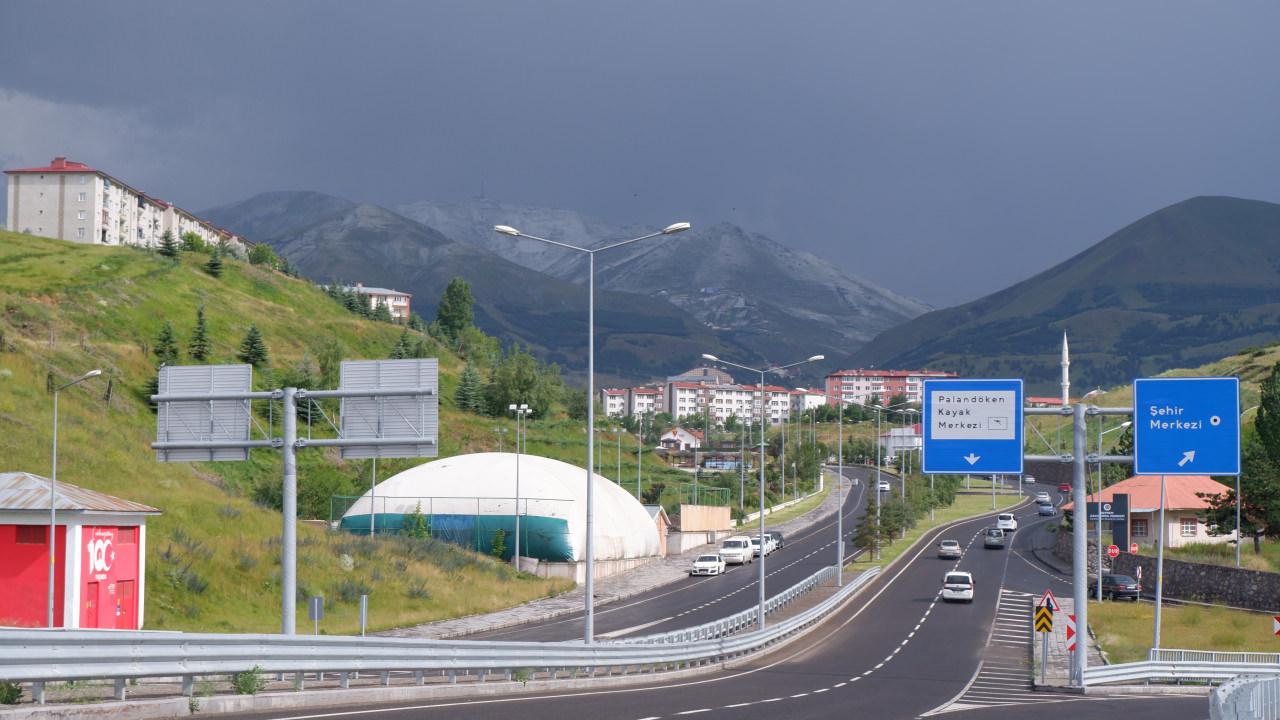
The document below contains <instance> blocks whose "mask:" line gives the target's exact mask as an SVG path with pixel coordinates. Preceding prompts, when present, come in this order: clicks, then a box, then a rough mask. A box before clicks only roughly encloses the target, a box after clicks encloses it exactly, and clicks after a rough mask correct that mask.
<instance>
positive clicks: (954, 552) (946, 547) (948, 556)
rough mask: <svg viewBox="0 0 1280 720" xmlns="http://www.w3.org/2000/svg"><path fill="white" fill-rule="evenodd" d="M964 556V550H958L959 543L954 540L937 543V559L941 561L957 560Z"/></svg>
mask: <svg viewBox="0 0 1280 720" xmlns="http://www.w3.org/2000/svg"><path fill="white" fill-rule="evenodd" d="M963 554H964V550H962V549H961V548H960V543H959V542H958V541H956V540H943V541H942V542H940V543H938V557H940V558H942V559H943V560H959V559H960V556H961V555H963Z"/></svg>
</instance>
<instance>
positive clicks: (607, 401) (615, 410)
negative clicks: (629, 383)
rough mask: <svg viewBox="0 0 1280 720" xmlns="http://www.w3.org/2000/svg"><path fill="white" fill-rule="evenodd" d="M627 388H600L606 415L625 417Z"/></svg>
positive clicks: (601, 401)
mask: <svg viewBox="0 0 1280 720" xmlns="http://www.w3.org/2000/svg"><path fill="white" fill-rule="evenodd" d="M628 394H629V393H628V391H627V389H626V388H602V389H601V390H600V407H601V408H603V409H604V414H605V417H623V416H625V415H626V414H627V395H628Z"/></svg>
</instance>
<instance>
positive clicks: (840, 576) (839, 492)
mask: <svg viewBox="0 0 1280 720" xmlns="http://www.w3.org/2000/svg"><path fill="white" fill-rule="evenodd" d="M841 394H842V395H843V394H844V389H843V388H841ZM836 411H837V412H836V417H837V418H839V420H837V421H836V433H837V435H836V437H837V438H838V439H837V440H836V447H837V453H836V468H837V470H836V498H837V502H836V587H843V586H844V398H843V397H838V398H836ZM815 447H816V445H815ZM818 472H822V471H821V470H819V471H818ZM877 489H878V486H877Z"/></svg>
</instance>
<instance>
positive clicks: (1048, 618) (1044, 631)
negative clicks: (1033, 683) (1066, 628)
mask: <svg viewBox="0 0 1280 720" xmlns="http://www.w3.org/2000/svg"><path fill="white" fill-rule="evenodd" d="M1056 605H1057V601H1056V600H1054V599H1053V593H1051V592H1049V591H1048V590H1045V591H1044V597H1042V598H1040V604H1039V605H1037V606H1036V610H1035V614H1034V615H1033V617H1034V622H1033V623H1032V626H1033V627H1034V628H1035V631H1036V632H1038V633H1040V684H1041V685H1043V684H1045V668H1046V666H1048V664H1049V662H1048V659H1049V635H1050V634H1051V633H1053V611H1054V610H1055V609H1056V608H1055V606H1056Z"/></svg>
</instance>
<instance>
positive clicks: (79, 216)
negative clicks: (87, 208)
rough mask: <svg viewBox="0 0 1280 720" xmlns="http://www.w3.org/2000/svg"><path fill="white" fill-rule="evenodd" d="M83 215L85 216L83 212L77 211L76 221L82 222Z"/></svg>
mask: <svg viewBox="0 0 1280 720" xmlns="http://www.w3.org/2000/svg"><path fill="white" fill-rule="evenodd" d="M84 215H85V213H84V211H83V210H77V211H76V219H77V220H83V219H84Z"/></svg>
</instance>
